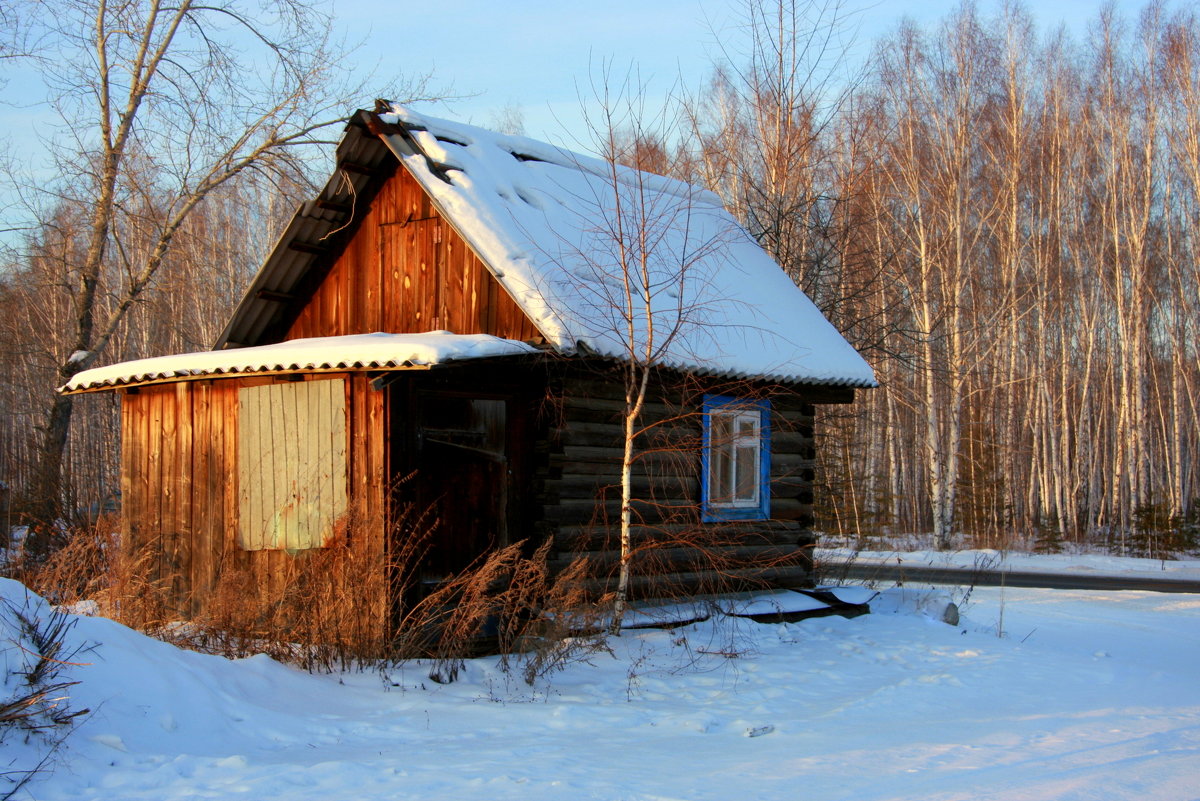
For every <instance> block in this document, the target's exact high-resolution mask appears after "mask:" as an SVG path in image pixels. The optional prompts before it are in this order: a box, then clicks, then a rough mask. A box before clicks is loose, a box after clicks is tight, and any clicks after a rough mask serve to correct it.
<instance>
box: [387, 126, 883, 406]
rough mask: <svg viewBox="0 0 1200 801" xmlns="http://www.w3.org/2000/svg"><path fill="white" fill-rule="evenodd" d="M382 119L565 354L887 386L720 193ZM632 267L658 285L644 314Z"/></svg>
mask: <svg viewBox="0 0 1200 801" xmlns="http://www.w3.org/2000/svg"><path fill="white" fill-rule="evenodd" d="M377 119H378V120H379V121H380V122H381V123H382V125H381V126H379V127H380V129H382V130H380V131H379V133H380V137H381V138H382V139H383V141H384V142H385V143H386V144H387V145H388V147H389V148H390V149H391V150H392V151H393V152H394V153H395V154H396V156H397V157H398V158H399V159H400V160H401V162H402V163H403V164H404V166H405V168H406V169H407V170H408V171H409V172H410V173H411V174H412V175H413V177H414V178H416V180H417V181H418V182H419V183H420V184H421V185H422V187H423V188H424V189H425V191H426V192H428V193H429V195H430V197H431V198H432V199H433V202H434V204H435V205H436V206H437V208H438V209H439V211H440V212H441V213H442V214H443V215H444V216H445V217H446V219H447V220H448V221H449V222H450V224H451V225H452V226H453V227H454V228H455V229H456V230H457V231H458V232H459V234H460V235H461V236H462V237H463V238H464V239H465V240H466V241H467V243H468V244H469V245H470V246H471V248H472V249H473V250H474V251H475V252H476V253H477V254H478V255H479V256H480V258H481V259H482V260H483V262H484V263H485V264H486V265H487V266H488V268H489V269H490V270H491V271H492V273H493V274H494V275H495V277H496V279H497V280H498V281H499V282H500V283H501V285H502V286H503V287H504V288H505V290H507V292H508V293H509V294H510V295H511V296H512V297H513V299H514V300H515V301H516V302H517V304H518V305H519V306H520V307H521V308H522V310H523V311H524V312H525V314H526V315H527V316H528V317H529V318H530V319H531V320H532V321H533V322H534V324H535V325H536V326H537V327H538V329H539V331H541V333H542V334H543V335H544V336H545V337H546V338H547V340H549V342H550V343H551V344H552V345H553V346H554V347H555V348H556V349H557V350H558V351H559V352H560V353H564V354H571V353H575V352H576V351H577V350H579V349H580V346H581V345H582V346H583V349H584V350H585V351H586V350H591V351H594V352H596V353H599V354H602V355H606V356H612V357H616V358H628V355H629V353H630V351H631V350H632V352H633V353H635V354H636V355H637V357H638V358H644V356H645V354H646V353H647V349H649V350H651V351H653V352H654V356H653V358H654V360H655V361H657V362H658V363H661V364H665V365H667V366H670V367H675V368H680V369H684V370H688V371H693V372H701V373H715V374H721V375H729V376H742V377H752V378H759V377H761V378H772V379H777V380H784V381H791V382H797V383H819V384H833V385H839V386H852V387H869V386H875V385H876V381H875V376H874V373H873V372H872V370H871V368H870V367H869V366H868V365H867V363H866V362H865V361H864V360H863V358H862V357H861V356H859V354H858V353H857V352H856V351H855V350H854V348H853V347H851V345H850V344H849V343H848V342H847V341H846V340H845V339H844V338H843V337H842V335H841V334H840V333H839V332H838V331H837V329H835V328H834V327H833V326H832V325H831V324H830V323H829V321H828V320H826V319H825V317H824V315H823V314H822V313H821V312H820V310H819V309H817V307H816V306H815V305H814V304H813V302H812V301H811V300H810V299H809V298H808V297H807V296H806V295H805V294H804V292H803V291H802V290H800V288H799V287H797V286H796V285H795V283H794V282H793V281H792V280H791V279H790V278H789V277H788V276H787V275H786V274H785V273H784V272H783V270H782V269H780V267H779V265H778V264H776V262H775V261H774V260H773V259H772V258H771V257H770V256H769V255H768V254H767V253H766V252H765V251H764V250H763V249H762V248H761V247H760V246H759V245H758V243H757V242H755V241H754V240H753V239H752V238H751V237H750V236H749V234H747V233H746V231H745V230H743V229H742V228H741V227H740V226H739V225H738V224H737V222H736V220H734V218H733V216H732V215H731V214H730V213H729V212H728V211H726V210H725V208H724V206H723V204H722V203H721V200H720V198H718V197H717V196H716V195H714V194H713V193H711V192H708V191H706V190H703V189H700V188H698V187H695V186H692V185H690V184H687V183H684V182H681V181H677V180H674V179H671V178H665V177H662V176H659V175H654V174H651V173H646V172H640V171H637V170H633V169H629V168H625V167H620V166H615V165H613V164H611V163H610V162H607V161H604V160H601V159H597V158H593V157H588V156H583V155H579V154H576V153H571V152H569V151H566V150H562V149H560V148H557V147H554V146H552V145H548V144H545V143H543V142H538V141H535V140H532V139H527V138H524V137H517V136H507V135H504V134H499V133H495V132H492V131H487V130H484V129H481V128H476V127H474V126H470V125H465V124H460V123H455V122H448V121H446V120H441V119H437V118H434V117H427V116H425V115H422V114H418V113H416V112H414V111H412V110H410V109H407V108H404V107H401V106H393V107H392V109H391V113H383V114H380V115H379V116H378V118H377ZM622 264H624V265H627V266H630V267H631V269H632V271H633V272H634V273H635V274H637V273H640V271H641V270H642V269H643V268H644V269H645V270H646V271H647V275H648V276H649V282H648V284H649V291H648V292H645V293H642V294H639V293H640V291H641V287H640V286H639V287H635V288H634V291H633V297H634V299H635V302H634V308H633V310H632V313H628V312H627V311H626V299H627V297H628V295H627V294H626V289H627V287H626V286H625V283H624V279H625V277H626V275H627V273H628V272H629V270H628V269H626V268H623V267H622ZM646 300H648V301H649V303H650V305H651V313H650V315H649V317H650V318H651V319H652V320H653V322H654V330H653V333H652V334H648V330H649V327H648V326H647V325H646V319H647V315H646V313H645V307H644V302H645V301H646ZM631 324H632V328H633V333H632V334H631V328H630V325H631Z"/></svg>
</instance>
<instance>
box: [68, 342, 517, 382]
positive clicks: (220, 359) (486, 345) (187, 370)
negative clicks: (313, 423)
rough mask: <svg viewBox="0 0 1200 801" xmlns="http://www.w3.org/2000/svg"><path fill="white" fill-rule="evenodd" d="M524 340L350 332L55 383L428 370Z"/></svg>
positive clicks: (125, 365) (500, 352)
mask: <svg viewBox="0 0 1200 801" xmlns="http://www.w3.org/2000/svg"><path fill="white" fill-rule="evenodd" d="M538 352H539V351H538V349H537V348H535V347H533V346H532V345H529V344H526V343H524V342H518V341H516V340H512V339H501V338H499V337H494V336H489V335H488V334H455V333H452V332H450V331H429V332H427V333H424V334H380V333H376V334H352V335H349V336H338V337H316V338H313V339H292V340H288V341H286V342H279V343H276V344H273V345H258V346H255V347H249V348H234V349H229V350H212V351H200V352H198V353H180V354H175V355H171V356H157V357H154V358H151V359H137V360H135V361H128V362H120V363H118V364H112V365H108V366H107V367H96V368H93V369H91V370H84V371H83V372H81V373H79V374H78V375H76V376H75V377H73V378H72V379H71V380H70V381H68V382H67V383H66V384H64V385H63V386H62V387H60V388H59V391H60V392H64V393H72V392H88V391H95V390H100V389H111V388H115V387H120V386H132V385H138V384H148V383H155V382H161V381H179V380H187V379H195V378H201V377H204V376H211V375H241V374H253V373H286V372H309V371H321V370H404V369H427V368H429V367H432V366H434V365H438V364H445V363H446V362H452V361H462V360H466V359H485V358H495V357H504V356H521V355H529V354H535V353H538Z"/></svg>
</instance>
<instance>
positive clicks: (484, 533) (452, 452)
mask: <svg viewBox="0 0 1200 801" xmlns="http://www.w3.org/2000/svg"><path fill="white" fill-rule="evenodd" d="M416 407H417V409H416V412H417V413H416V422H417V432H416V434H417V437H416V439H417V442H416V460H415V462H416V464H415V467H416V470H417V475H416V480H417V482H418V488H417V494H418V497H419V498H420V502H421V504H422V506H423V507H424V508H428V509H433V510H436V514H437V520H436V523H435V527H434V530H433V538H432V541H431V543H430V547H429V551H428V554H427V556H426V558H425V562H424V566H423V569H422V574H423V575H422V576H421V579H422V581H433V582H436V581H440V580H441V579H443V578H445V577H446V576H448V575H450V574H452V573H457V572H459V571H461V570H463V569H464V568H466V567H468V566H469V565H471V564H472V563H474V562H475V561H476V560H477V559H478V558H479V557H480V555H482V554H484V553H486V552H488V551H491V550H493V549H495V548H498V547H502V546H504V545H507V544H508V542H509V534H508V516H509V476H510V470H509V453H508V400H507V399H506V398H504V397H478V396H473V395H467V394H460V393H451V392H432V391H426V392H418V393H417V396H416Z"/></svg>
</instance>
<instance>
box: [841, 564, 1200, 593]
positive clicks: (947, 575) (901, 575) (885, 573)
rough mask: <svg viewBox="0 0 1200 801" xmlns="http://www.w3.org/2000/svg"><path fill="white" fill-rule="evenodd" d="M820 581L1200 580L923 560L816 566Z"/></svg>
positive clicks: (1056, 585)
mask: <svg viewBox="0 0 1200 801" xmlns="http://www.w3.org/2000/svg"><path fill="white" fill-rule="evenodd" d="M818 575H819V576H820V577H821V581H824V582H833V583H836V582H837V581H838V580H840V579H843V578H845V579H851V580H854V581H872V582H889V583H890V582H897V583H902V584H903V583H912V584H951V585H954V586H969V585H977V586H980V587H1001V586H1007V587H1046V588H1049V589H1055V590H1142V591H1149V592H1183V593H1200V581H1196V580H1194V579H1173V578H1166V577H1163V578H1159V577H1155V576H1147V575H1145V574H1139V575H1128V576H1103V575H1088V574H1087V573H1043V572H1036V573H1035V572H1025V571H1019V570H995V569H986V568H984V569H978V568H973V567H936V566H933V565H924V564H915V563H914V564H909V563H905V562H900V563H899V564H897V563H896V561H895V560H894V559H890V560H888V561H887V562H866V561H863V562H854V563H851V564H849V565H830V566H828V569H827V570H826V571H821V570H820V569H819V568H818Z"/></svg>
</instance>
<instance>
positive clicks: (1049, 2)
mask: <svg viewBox="0 0 1200 801" xmlns="http://www.w3.org/2000/svg"><path fill="white" fill-rule="evenodd" d="M1188 1H1189V0H1176V4H1178V3H1180V2H1188ZM0 2H3V0H0ZM330 2H332V5H333V11H334V15H335V18H336V20H337V24H338V25H339V27H340V29H341V32H342V33H343V34H344V36H345V37H346V39H347V40H348V41H351V42H361V43H362V44H361V47H360V48H359V50H358V51H357V52H356V53H355V54H354V55H353V56H352V57H351V66H352V67H353V68H354V69H355V70H358V71H361V73H362V74H366V73H369V72H370V71H371V69H372V67H375V68H376V70H377V71H378V73H379V74H381V75H383V74H389V73H390V74H395V73H416V74H419V73H425V72H428V73H431V74H432V75H433V81H434V84H435V85H441V86H449V87H452V89H453V91H454V93H456V94H457V95H459V96H460V97H459V99H457V100H455V101H453V102H451V103H447V104H437V105H434V106H423V107H420V108H421V110H423V111H426V112H428V113H432V114H435V115H438V116H446V117H451V118H455V119H459V120H462V121H466V122H473V123H475V124H479V125H483V126H485V127H486V126H494V125H495V124H496V121H497V119H498V116H499V114H500V113H501V112H502V110H504V109H505V108H506V107H515V108H517V109H519V111H520V114H521V117H522V119H523V122H524V126H525V131H526V133H527V134H528V135H530V136H533V137H535V138H538V139H543V140H546V141H550V142H553V143H555V144H559V145H563V146H566V147H569V148H572V149H581V150H588V149H590V148H589V146H588V142H587V141H586V139H587V126H586V125H585V124H584V123H583V122H582V111H581V109H582V108H583V105H582V103H583V101H584V100H586V99H588V98H590V97H592V96H593V92H592V89H591V88H590V85H589V83H590V81H592V80H593V79H594V78H596V76H598V75H600V73H601V69H602V65H604V64H606V63H607V64H610V65H611V67H610V71H611V73H612V74H613V75H615V76H617V79H618V80H619V79H620V78H621V77H623V76H624V75H625V74H626V73H628V72H630V71H636V73H637V75H638V77H639V79H640V82H641V83H642V85H644V87H645V95H646V103H647V108H648V109H653V108H655V107H656V106H657V105H658V104H659V103H660V101H661V100H663V99H664V98H665V97H666V96H667V95H668V94H669V93H670V92H672V91H675V90H678V88H679V87H682V88H684V89H688V90H693V91H694V90H695V89H697V88H698V87H700V86H702V85H703V83H704V81H705V78H706V77H707V76H708V75H709V74H710V72H711V67H712V64H713V62H714V61H715V60H719V59H721V58H722V57H723V53H722V47H724V48H726V49H727V50H731V51H733V53H734V54H735V55H736V52H737V51H738V49H739V44H738V43H739V37H738V27H739V25H740V24H741V23H742V20H743V13H742V9H743V0H599V2H597V0H586V1H585V0H556V1H554V2H551V1H549V0H440V2H438V3H436V4H435V3H419V2H417V3H410V2H398V3H386V4H385V3H381V2H380V0H330ZM815 2H817V3H820V2H822V0H815ZM829 2H830V3H833V2H836V0H829ZM841 5H842V10H843V11H844V12H845V13H847V14H848V15H849V16H850V17H851V23H852V26H851V28H853V27H854V26H856V30H857V34H856V35H857V42H858V44H857V48H856V50H855V51H854V53H855V54H856V57H865V55H866V53H867V52H868V50H869V48H870V44H871V42H872V41H874V40H875V39H876V38H877V37H878V36H879V35H881V34H883V33H886V32H887V31H889V30H891V29H893V28H894V27H895V25H896V24H897V23H898V21H899V20H900V19H901V17H903V16H905V15H907V16H910V17H913V18H914V19H916V20H917V21H918V22H922V23H931V22H934V21H936V20H939V19H941V18H942V17H944V16H945V15H946V14H948V13H949V12H951V11H953V10H954V9H955V8H956V7H957V6H958V0H923V1H922V0H875V1H872V0H844V2H843V3H842V4H841ZM1030 5H1031V7H1032V8H1033V11H1034V14H1035V17H1036V18H1037V19H1038V22H1039V26H1040V28H1041V30H1042V31H1046V30H1048V29H1049V28H1050V27H1052V26H1055V25H1057V24H1058V23H1060V22H1065V23H1066V24H1067V25H1068V26H1070V27H1071V28H1073V29H1074V30H1075V32H1076V33H1082V32H1083V29H1084V24H1085V22H1086V21H1087V20H1089V19H1091V18H1093V17H1094V16H1095V15H1096V13H1097V11H1098V10H1099V9H1100V8H1101V5H1102V3H1101V2H1100V0H1042V1H1041V2H1037V3H1031V4H1030ZM1118 5H1119V6H1120V7H1121V8H1122V10H1124V11H1125V13H1126V14H1127V15H1128V16H1131V17H1132V16H1134V15H1135V13H1136V10H1137V9H1139V8H1141V7H1142V5H1143V3H1142V2H1140V1H1137V2H1135V0H1121V1H1120V2H1119V4H1118ZM980 7H981V9H982V13H983V14H984V15H989V14H991V13H992V11H993V9H995V8H997V7H998V2H996V0H983V1H982V2H981V3H980ZM851 28H848V30H850V29H851ZM0 68H4V69H8V70H10V72H9V73H8V74H4V73H0V80H2V79H5V78H7V79H8V80H7V81H6V82H0V149H2V150H3V151H6V154H7V155H8V156H9V157H11V158H12V159H13V161H14V162H15V163H17V164H21V165H25V166H27V167H28V168H30V169H32V170H34V171H35V172H36V171H40V170H46V169H48V163H47V162H46V161H45V154H44V149H43V148H42V147H41V146H40V144H39V142H38V140H37V131H39V129H41V128H42V127H43V125H45V124H55V123H57V122H58V119H57V117H56V115H55V114H54V113H53V112H52V111H51V110H50V109H49V108H48V107H47V106H45V105H40V104H39V101H40V100H41V98H42V95H43V92H41V91H40V90H39V89H38V86H37V75H36V73H34V72H33V71H32V70H29V69H25V70H24V71H23V72H16V71H13V67H12V65H11V64H8V65H4V64H0ZM383 91H384V87H383V82H382V81H372V82H369V83H368V92H367V95H366V96H364V97H363V98H362V99H361V101H360V104H361V105H363V106H370V104H371V101H372V99H373V98H374V97H375V96H377V95H378V94H382V93H383ZM346 111H347V114H349V112H350V111H352V109H349V108H348V109H347V110H346ZM0 155H5V153H0ZM11 197H12V196H11V194H9V193H7V192H3V191H0V240H2V239H3V238H4V234H3V233H2V232H3V230H4V229H5V228H8V227H10V226H13V225H17V224H18V223H17V222H16V220H15V219H13V218H14V217H15V216H17V215H18V212H16V211H15V210H14V206H12V205H11V204H10V203H9V202H5V200H7V199H8V198H11ZM6 218H8V219H6Z"/></svg>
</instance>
